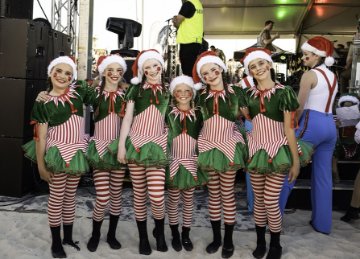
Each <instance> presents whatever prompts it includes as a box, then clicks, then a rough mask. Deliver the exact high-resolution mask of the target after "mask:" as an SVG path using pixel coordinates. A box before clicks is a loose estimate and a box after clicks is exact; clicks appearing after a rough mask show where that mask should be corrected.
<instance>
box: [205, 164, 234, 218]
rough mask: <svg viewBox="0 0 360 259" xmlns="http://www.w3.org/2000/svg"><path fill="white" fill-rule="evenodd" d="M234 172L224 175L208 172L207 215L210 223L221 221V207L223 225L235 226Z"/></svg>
mask: <svg viewBox="0 0 360 259" xmlns="http://www.w3.org/2000/svg"><path fill="white" fill-rule="evenodd" d="M235 176H236V171H227V172H224V173H216V172H209V182H208V184H207V187H208V190H209V214H210V220H211V221H218V220H221V207H222V210H223V213H224V223H225V224H228V225H233V224H235V215H236V205H235V194H234V184H235Z"/></svg>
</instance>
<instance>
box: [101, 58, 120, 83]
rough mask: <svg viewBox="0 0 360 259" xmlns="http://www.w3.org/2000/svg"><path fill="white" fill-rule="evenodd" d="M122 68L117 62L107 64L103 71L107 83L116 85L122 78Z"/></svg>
mask: <svg viewBox="0 0 360 259" xmlns="http://www.w3.org/2000/svg"><path fill="white" fill-rule="evenodd" d="M123 75H124V70H123V68H122V67H121V66H120V64H119V63H111V64H109V65H108V66H107V67H106V69H105V70H104V72H103V76H104V77H105V82H106V83H107V84H112V85H117V84H118V83H119V82H120V80H121V79H122V78H123Z"/></svg>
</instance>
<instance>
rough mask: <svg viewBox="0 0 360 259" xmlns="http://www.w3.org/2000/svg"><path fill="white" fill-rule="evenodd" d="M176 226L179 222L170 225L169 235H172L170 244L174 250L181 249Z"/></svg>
mask: <svg viewBox="0 0 360 259" xmlns="http://www.w3.org/2000/svg"><path fill="white" fill-rule="evenodd" d="M178 227H179V224H176V225H170V229H171V235H172V241H171V245H172V247H173V248H174V250H175V251H176V252H179V251H181V249H182V245H181V241H180V233H179V229H178Z"/></svg>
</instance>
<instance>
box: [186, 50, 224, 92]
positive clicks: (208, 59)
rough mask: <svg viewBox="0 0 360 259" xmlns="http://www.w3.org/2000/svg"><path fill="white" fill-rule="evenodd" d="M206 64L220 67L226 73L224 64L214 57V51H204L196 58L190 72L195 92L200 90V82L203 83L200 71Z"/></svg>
mask: <svg viewBox="0 0 360 259" xmlns="http://www.w3.org/2000/svg"><path fill="white" fill-rule="evenodd" d="M208 63H214V64H216V65H218V66H220V67H221V68H222V69H223V70H224V71H225V72H226V71H227V68H226V65H225V63H224V62H223V61H222V60H221V59H220V58H219V57H218V56H217V55H216V53H215V52H214V51H204V52H203V53H201V54H200V55H199V56H198V57H197V59H196V61H195V64H194V66H193V70H192V76H193V80H194V83H195V86H194V88H195V89H196V90H200V89H201V87H202V83H201V82H204V83H205V81H204V78H203V77H202V76H201V73H200V69H201V67H202V66H203V65H205V64H208Z"/></svg>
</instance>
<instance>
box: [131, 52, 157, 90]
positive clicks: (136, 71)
mask: <svg viewBox="0 0 360 259" xmlns="http://www.w3.org/2000/svg"><path fill="white" fill-rule="evenodd" d="M149 59H156V60H157V61H159V62H160V64H161V66H162V67H164V59H163V57H162V56H161V55H160V53H159V52H158V51H157V50H156V49H149V50H143V51H141V52H140V53H139V54H138V55H137V57H136V59H135V62H134V64H133V65H132V71H133V76H134V77H133V78H132V79H131V80H130V82H131V83H132V84H133V85H137V84H139V83H140V82H141V80H142V77H143V75H144V73H143V72H144V71H143V65H144V63H145V61H146V60H149Z"/></svg>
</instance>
